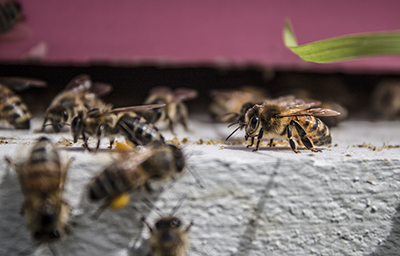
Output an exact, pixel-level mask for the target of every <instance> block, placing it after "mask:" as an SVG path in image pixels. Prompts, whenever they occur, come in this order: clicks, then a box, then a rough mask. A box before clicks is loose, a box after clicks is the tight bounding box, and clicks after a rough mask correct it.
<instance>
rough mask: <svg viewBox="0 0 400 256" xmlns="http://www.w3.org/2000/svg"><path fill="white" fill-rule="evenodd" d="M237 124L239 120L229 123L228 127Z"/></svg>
mask: <svg viewBox="0 0 400 256" xmlns="http://www.w3.org/2000/svg"><path fill="white" fill-rule="evenodd" d="M235 124H239V121H237V122H234V123H231V124H229V125H228V128H229V127H231V126H233V125H235Z"/></svg>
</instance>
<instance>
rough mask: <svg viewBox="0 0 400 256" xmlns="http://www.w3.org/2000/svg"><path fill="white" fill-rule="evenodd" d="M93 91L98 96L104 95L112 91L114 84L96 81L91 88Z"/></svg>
mask: <svg viewBox="0 0 400 256" xmlns="http://www.w3.org/2000/svg"><path fill="white" fill-rule="evenodd" d="M90 91H91V92H93V93H94V94H96V95H97V96H103V95H106V94H109V93H110V92H111V91H112V85H111V84H107V83H99V82H95V83H93V85H92V88H91V89H90Z"/></svg>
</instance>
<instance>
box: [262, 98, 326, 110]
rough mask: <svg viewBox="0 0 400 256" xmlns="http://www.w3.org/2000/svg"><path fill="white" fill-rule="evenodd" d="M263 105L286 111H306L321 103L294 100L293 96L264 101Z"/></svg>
mask: <svg viewBox="0 0 400 256" xmlns="http://www.w3.org/2000/svg"><path fill="white" fill-rule="evenodd" d="M264 104H269V105H277V106H279V107H286V108H288V109H307V108H311V107H314V106H318V105H320V104H321V102H320V101H318V100H313V99H296V97H295V96H293V95H285V96H282V97H279V98H276V99H272V100H266V101H265V102H264Z"/></svg>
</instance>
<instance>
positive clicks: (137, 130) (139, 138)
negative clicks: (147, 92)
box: [117, 116, 165, 145]
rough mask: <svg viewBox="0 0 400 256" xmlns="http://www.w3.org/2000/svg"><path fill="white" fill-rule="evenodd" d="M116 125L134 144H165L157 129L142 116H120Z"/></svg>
mask: <svg viewBox="0 0 400 256" xmlns="http://www.w3.org/2000/svg"><path fill="white" fill-rule="evenodd" d="M117 125H118V127H119V129H120V130H121V132H122V134H124V135H125V137H126V138H127V139H128V140H129V141H131V142H133V143H134V144H136V145H149V144H153V143H160V144H165V141H164V137H163V136H162V135H161V133H160V132H159V131H158V129H157V128H156V127H155V126H154V125H152V124H150V123H148V122H147V121H146V119H144V118H143V117H139V116H136V117H132V116H122V117H121V118H120V119H119V120H118V124H117Z"/></svg>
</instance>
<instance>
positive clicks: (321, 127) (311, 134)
mask: <svg viewBox="0 0 400 256" xmlns="http://www.w3.org/2000/svg"><path fill="white" fill-rule="evenodd" d="M295 120H296V121H298V123H299V124H300V125H301V126H302V127H303V129H304V131H305V132H306V134H307V137H308V138H309V139H311V140H312V142H313V144H314V145H315V146H322V145H326V144H330V143H331V142H332V137H331V133H330V131H329V128H328V126H327V125H325V124H324V123H323V122H322V121H321V120H320V119H319V118H317V117H314V116H296V119H295ZM299 142H300V141H299Z"/></svg>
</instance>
